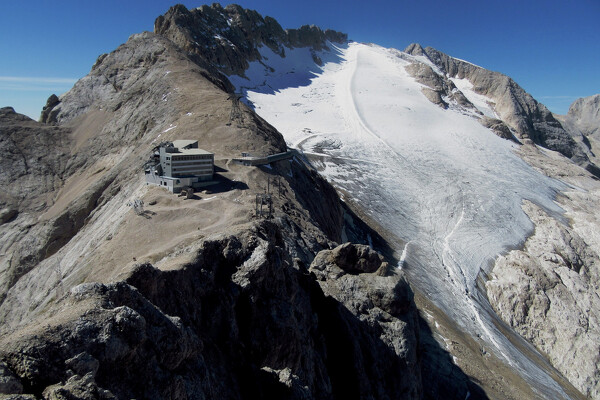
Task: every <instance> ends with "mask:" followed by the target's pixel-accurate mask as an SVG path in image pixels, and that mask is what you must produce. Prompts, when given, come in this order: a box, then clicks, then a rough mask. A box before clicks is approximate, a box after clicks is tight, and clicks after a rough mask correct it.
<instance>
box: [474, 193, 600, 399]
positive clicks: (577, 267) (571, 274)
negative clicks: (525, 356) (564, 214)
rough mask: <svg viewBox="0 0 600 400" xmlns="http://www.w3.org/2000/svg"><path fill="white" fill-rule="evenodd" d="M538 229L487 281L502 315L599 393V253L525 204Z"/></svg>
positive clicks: (589, 392) (584, 388)
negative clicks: (521, 248)
mask: <svg viewBox="0 0 600 400" xmlns="http://www.w3.org/2000/svg"><path fill="white" fill-rule="evenodd" d="M524 209H525V211H526V212H527V214H528V215H529V216H530V218H531V219H532V221H533V222H534V224H535V227H536V228H535V233H534V234H533V236H531V237H530V238H529V239H528V240H527V242H526V243H525V248H524V249H523V250H513V251H511V252H510V253H508V254H507V255H505V256H502V257H500V258H499V260H498V261H497V262H496V265H495V267H494V269H493V271H492V278H491V280H490V281H488V282H487V283H486V288H487V292H488V297H489V299H490V303H491V304H492V306H493V307H494V309H495V310H496V312H497V313H498V315H499V316H500V317H501V318H502V319H503V320H504V321H506V322H507V323H509V324H510V325H511V326H512V327H513V328H515V330H516V331H517V332H518V333H519V334H521V335H522V336H523V337H525V338H526V339H527V340H529V341H530V342H531V343H533V344H534V345H535V346H536V347H537V348H538V349H539V350H540V351H542V352H543V353H545V354H546V355H547V356H548V358H549V359H550V361H551V362H552V364H553V365H554V366H555V367H556V368H557V369H558V370H559V371H560V372H561V373H562V374H564V375H565V377H567V379H569V381H570V382H571V383H573V385H575V386H576V387H577V388H578V389H579V390H580V391H581V392H582V393H584V394H585V395H586V396H588V397H589V398H594V399H596V398H599V397H600V369H599V365H600V325H599V321H600V315H599V314H598V312H599V311H598V310H600V299H599V298H598V290H599V288H600V258H599V256H598V253H597V252H595V251H594V250H593V247H590V246H588V244H587V243H585V241H584V240H583V239H582V238H581V237H580V236H579V235H578V234H577V233H576V232H575V231H574V230H573V229H571V228H569V227H568V226H565V225H563V224H561V223H560V222H557V221H556V220H555V219H553V218H550V217H549V216H548V215H547V214H546V213H545V212H544V211H542V210H541V209H539V208H538V207H537V206H534V205H533V204H531V203H526V204H525V206H524Z"/></svg>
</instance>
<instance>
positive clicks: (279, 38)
mask: <svg viewBox="0 0 600 400" xmlns="http://www.w3.org/2000/svg"><path fill="white" fill-rule="evenodd" d="M154 32H155V33H157V34H160V35H162V36H164V37H166V38H169V39H170V40H172V41H173V42H174V43H175V44H177V45H178V46H179V47H180V48H182V49H183V50H184V51H185V52H186V53H188V54H190V55H192V57H193V58H194V60H195V61H196V62H197V63H199V64H200V65H202V66H204V67H206V68H211V69H212V70H213V71H214V73H215V74H217V75H218V74H219V72H218V71H220V72H222V73H224V74H225V75H234V74H235V75H243V74H244V71H245V70H246V69H247V68H248V63H249V62H251V61H256V60H260V59H261V56H260V54H259V51H258V49H259V47H261V46H267V47H269V48H270V49H271V50H273V52H275V53H276V54H279V55H280V56H282V57H283V56H285V47H288V48H291V47H310V48H312V49H313V50H321V49H323V48H325V47H326V42H327V41H328V40H329V41H332V42H339V43H343V42H346V41H347V39H348V38H347V35H345V34H343V33H340V32H335V31H332V30H326V31H323V30H321V29H320V28H318V27H316V26H314V25H311V26H302V27H301V28H299V29H289V30H283V28H282V27H281V25H279V23H278V22H277V21H276V20H274V19H273V18H271V17H264V18H263V17H262V16H261V15H260V14H259V13H257V12H256V11H254V10H247V9H244V8H242V7H240V6H238V5H235V4H231V5H228V6H227V7H225V8H223V7H221V6H220V5H219V4H216V3H215V4H213V5H212V6H206V5H205V6H202V7H199V8H196V9H193V10H188V9H187V8H186V7H185V6H183V5H176V6H173V7H171V8H170V9H169V11H167V13H166V14H165V15H162V16H160V17H158V18H157V19H156V21H155V23H154ZM316 61H317V60H316ZM225 80H226V79H225ZM228 83H229V82H228V81H227V84H228ZM227 89H228V90H229V91H233V87H231V86H230V84H229V85H227Z"/></svg>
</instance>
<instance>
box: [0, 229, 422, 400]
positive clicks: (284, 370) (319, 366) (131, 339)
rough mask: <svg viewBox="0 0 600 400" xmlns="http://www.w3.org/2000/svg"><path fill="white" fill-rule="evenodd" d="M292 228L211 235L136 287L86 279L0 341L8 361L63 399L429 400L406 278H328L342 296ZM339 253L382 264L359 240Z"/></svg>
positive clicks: (141, 269) (136, 276) (133, 279)
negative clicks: (303, 255)
mask: <svg viewBox="0 0 600 400" xmlns="http://www.w3.org/2000/svg"><path fill="white" fill-rule="evenodd" d="M289 226H290V225H289V222H288V223H282V224H279V223H273V222H268V221H263V222H258V223H256V224H252V225H251V226H249V227H243V228H240V229H239V230H237V231H235V232H233V233H231V234H223V235H217V236H215V237H212V238H209V239H207V240H205V241H203V242H202V244H201V246H200V247H199V248H198V250H197V253H196V254H195V256H194V258H193V259H192V260H191V261H190V262H189V263H188V264H186V265H183V266H181V267H179V268H177V269H171V270H168V271H161V270H159V269H157V268H155V267H154V266H152V265H150V264H140V265H138V266H137V267H136V269H135V270H134V271H132V273H131V274H130V275H129V277H128V278H127V279H126V282H118V283H113V284H100V283H85V284H81V285H78V286H76V287H74V288H72V289H71V290H70V291H69V293H68V295H67V296H65V297H64V298H63V300H62V301H61V302H59V303H57V304H56V305H54V306H53V307H51V308H50V309H49V310H48V311H47V313H46V314H45V315H44V316H43V317H41V318H42V320H43V321H44V323H43V324H34V325H33V326H29V327H26V328H24V329H22V330H16V331H13V332H12V333H11V334H10V335H5V336H2V337H0V357H2V359H4V360H6V363H7V366H8V367H10V369H11V370H12V371H14V374H15V376H17V377H18V379H19V380H21V381H23V382H26V383H27V387H30V388H38V390H39V391H40V392H42V393H43V396H44V397H45V398H54V399H62V398H80V399H88V398H105V399H109V398H156V399H161V398H204V397H219V398H249V397H254V398H288V399H334V398H342V397H345V398H347V397H348V396H350V397H352V398H357V397H358V398H364V397H365V396H367V397H369V398H374V399H386V398H389V394H390V393H397V394H398V393H402V397H403V398H407V399H412V398H415V399H416V398H419V396H420V393H421V392H422V389H421V380H420V365H419V362H418V358H417V355H416V354H417V344H418V334H417V332H416V329H418V327H417V326H416V325H415V319H416V316H417V314H416V310H415V308H414V303H413V302H412V298H411V292H410V289H409V288H408V285H407V284H406V282H405V281H404V280H403V279H402V278H401V277H399V276H397V275H395V274H394V275H390V276H385V277H383V276H378V275H377V274H376V273H366V272H365V273H360V274H358V275H352V274H345V275H344V276H345V277H346V278H344V279H342V280H339V282H331V288H338V289H337V290H339V291H340V293H342V292H344V293H345V294H343V296H344V297H343V300H344V303H343V304H342V303H340V302H339V301H337V300H334V299H333V298H331V297H329V296H326V295H325V294H324V293H323V290H322V289H321V287H324V288H325V286H319V284H317V282H316V281H315V280H314V277H312V276H310V275H308V274H306V270H305V269H304V270H303V269H302V268H300V269H298V268H296V266H295V264H294V262H293V260H292V258H291V256H290V253H289V252H288V251H287V250H286V248H287V246H288V242H287V241H286V240H287V239H288V238H290V236H291V232H290V231H289V230H288V229H289V228H288V227H289ZM331 260H340V261H342V264H344V263H345V264H349V263H351V262H352V261H351V260H354V261H355V262H354V264H355V265H361V266H362V267H364V268H365V269H367V270H373V268H374V266H375V265H378V266H379V267H381V264H382V262H381V260H382V259H381V256H379V255H378V254H377V253H375V252H374V251H372V250H369V249H368V248H364V247H362V246H349V245H346V246H344V247H343V248H339V249H338V251H334V252H333V256H332V258H331ZM383 264H385V263H383ZM367 266H368V267H367ZM354 278H356V279H354ZM325 283H327V281H326V282H325ZM346 287H348V288H349V289H350V291H349V292H347V293H346ZM354 296H355V297H356V298H355V299H352V297H354ZM65 309H68V310H69V312H68V313H67V314H65V312H64V310H65Z"/></svg>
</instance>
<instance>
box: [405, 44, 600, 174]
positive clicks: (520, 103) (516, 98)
mask: <svg viewBox="0 0 600 400" xmlns="http://www.w3.org/2000/svg"><path fill="white" fill-rule="evenodd" d="M404 51H405V52H406V53H408V54H410V55H413V56H424V57H426V58H427V59H428V60H430V61H431V62H432V63H433V64H434V65H435V66H436V67H437V68H438V69H439V70H440V71H441V73H442V74H443V75H444V76H445V78H456V79H467V80H469V82H471V84H472V85H473V90H474V91H475V92H476V93H479V94H482V95H484V96H486V97H488V98H490V99H491V100H492V101H493V102H494V103H495V106H494V109H495V112H496V113H497V114H498V115H499V116H500V117H501V119H502V120H503V121H504V123H505V124H506V126H507V127H508V128H510V130H511V131H512V132H513V133H514V135H515V136H516V137H517V138H518V139H520V140H531V141H533V142H534V143H536V144H538V145H540V146H542V147H545V148H548V149H550V150H554V151H558V152H559V153H561V154H563V155H564V156H566V157H568V158H570V159H572V160H573V161H575V162H576V163H577V164H579V165H581V166H582V167H584V168H586V169H587V170H588V171H589V172H591V173H593V174H595V175H598V174H600V171H599V170H598V168H597V167H596V166H595V165H594V164H593V163H591V162H590V159H589V158H588V156H587V155H586V153H585V151H584V149H582V148H581V146H580V145H578V144H577V142H576V141H575V140H574V139H573V138H572V137H571V135H570V134H569V133H568V132H567V130H566V129H565V127H564V126H563V125H562V124H561V123H560V122H559V121H558V120H556V118H554V116H553V115H552V113H551V112H550V111H549V110H548V109H547V108H546V106H545V105H543V104H541V103H538V102H537V101H536V100H535V99H534V98H533V97H532V96H531V95H530V94H529V93H527V92H526V91H525V90H524V89H523V88H522V87H521V86H519V85H518V84H517V83H516V82H515V81H514V80H512V79H511V78H510V77H508V76H506V75H504V74H501V73H499V72H495V71H490V70H487V69H485V68H482V67H480V66H477V65H474V64H471V63H469V62H467V61H463V60H460V59H457V58H454V57H451V56H449V55H447V54H445V53H442V52H441V51H439V50H436V49H434V48H432V47H425V48H423V47H422V46H421V45H419V44H416V43H413V44H410V45H409V46H408V47H406V49H405V50H404ZM502 131H503V132H504V134H505V135H506V137H509V136H510V135H509V132H506V127H503V128H502ZM501 136H502V135H501Z"/></svg>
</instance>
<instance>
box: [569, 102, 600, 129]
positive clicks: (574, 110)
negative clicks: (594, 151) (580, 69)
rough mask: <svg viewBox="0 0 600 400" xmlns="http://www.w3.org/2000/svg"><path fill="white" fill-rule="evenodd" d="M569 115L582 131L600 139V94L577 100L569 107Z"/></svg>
mask: <svg viewBox="0 0 600 400" xmlns="http://www.w3.org/2000/svg"><path fill="white" fill-rule="evenodd" d="M567 117H568V118H569V119H570V120H572V121H573V122H574V123H575V125H576V126H577V127H578V128H579V130H580V131H581V133H583V134H584V135H586V136H591V137H593V138H594V139H595V140H600V94H596V95H594V96H589V97H583V98H580V99H577V100H575V101H574V102H573V104H571V107H569V112H568V113H567Z"/></svg>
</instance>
